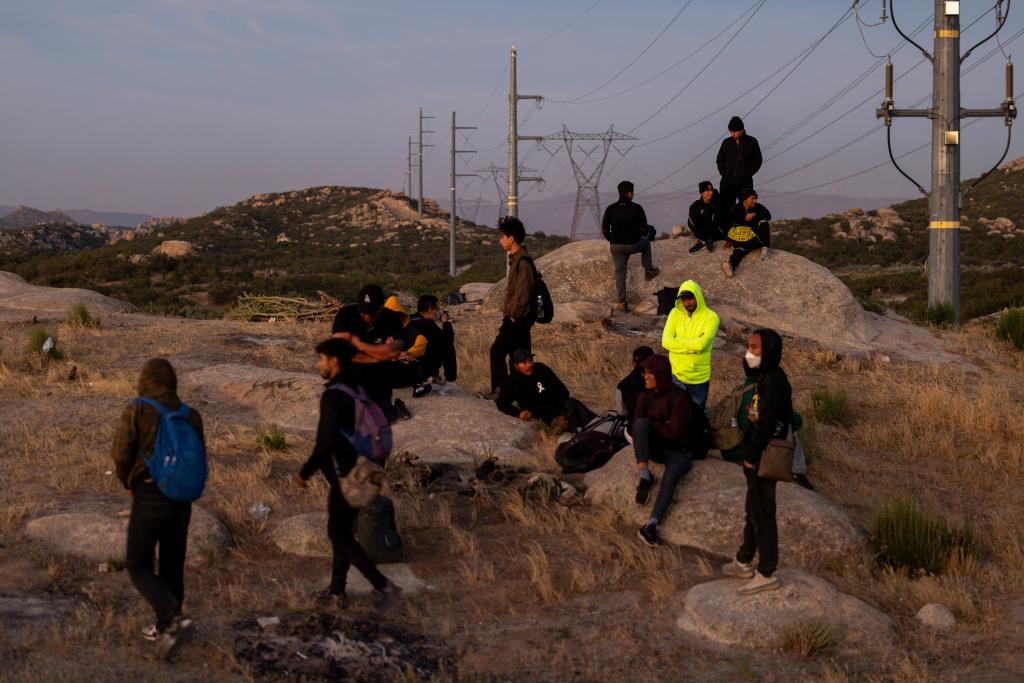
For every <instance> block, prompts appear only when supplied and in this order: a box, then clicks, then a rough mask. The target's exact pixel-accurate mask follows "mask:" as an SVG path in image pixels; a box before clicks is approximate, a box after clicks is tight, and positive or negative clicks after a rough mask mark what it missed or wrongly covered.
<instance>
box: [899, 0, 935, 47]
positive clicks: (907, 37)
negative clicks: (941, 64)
mask: <svg viewBox="0 0 1024 683" xmlns="http://www.w3.org/2000/svg"><path fill="white" fill-rule="evenodd" d="M889 15H890V16H891V17H892V25H893V28H895V29H896V33H899V34H900V35H901V36H902V37H903V40H905V41H907V42H908V43H910V44H911V45H913V46H914V47H916V48H917V49H918V50H920V51H921V54H923V55H924V56H925V57H927V58H928V61H929V62H930V61H933V59H932V56H931V55H930V54H928V50H925V49H924V48H923V47H921V46H920V45H918V44H917V43H916V42H914V39H913V38H911V37H910V36H908V35H907V34H906V33H904V32H903V30H902V29H901V28H900V25H899V22H897V21H896V0H889Z"/></svg>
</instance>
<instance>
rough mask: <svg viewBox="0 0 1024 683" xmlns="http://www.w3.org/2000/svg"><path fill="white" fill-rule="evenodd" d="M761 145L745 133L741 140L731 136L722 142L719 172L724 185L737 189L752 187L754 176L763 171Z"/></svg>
mask: <svg viewBox="0 0 1024 683" xmlns="http://www.w3.org/2000/svg"><path fill="white" fill-rule="evenodd" d="M761 162H762V158H761V145H759V144H758V142H757V138H755V137H751V136H749V135H747V134H746V133H744V134H743V135H741V136H740V139H739V140H733V139H732V136H731V135H730V136H729V137H727V138H726V139H724V140H722V145H721V147H719V148H718V157H717V159H716V163H717V164H718V172H719V173H720V174H721V176H722V184H723V185H725V184H728V185H733V186H735V187H740V188H743V187H752V186H753V184H754V175H755V174H756V173H757V172H758V171H759V170H761Z"/></svg>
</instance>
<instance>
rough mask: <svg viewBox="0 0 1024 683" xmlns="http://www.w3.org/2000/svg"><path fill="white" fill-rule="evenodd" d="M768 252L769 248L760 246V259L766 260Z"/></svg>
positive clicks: (769, 251)
mask: <svg viewBox="0 0 1024 683" xmlns="http://www.w3.org/2000/svg"><path fill="white" fill-rule="evenodd" d="M769 253H771V250H769V249H768V247H761V260H762V261H767V260H768V254H769Z"/></svg>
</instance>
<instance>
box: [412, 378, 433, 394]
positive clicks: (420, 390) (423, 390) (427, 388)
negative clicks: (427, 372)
mask: <svg viewBox="0 0 1024 683" xmlns="http://www.w3.org/2000/svg"><path fill="white" fill-rule="evenodd" d="M433 389H434V387H433V385H431V384H429V383H427V382H423V383H422V384H414V385H413V386H412V397H413V398H422V397H424V396H426V395H427V394H429V393H430V392H431V391H432V390H433Z"/></svg>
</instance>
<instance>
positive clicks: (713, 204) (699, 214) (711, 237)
mask: <svg viewBox="0 0 1024 683" xmlns="http://www.w3.org/2000/svg"><path fill="white" fill-rule="evenodd" d="M697 189H698V190H700V196H699V197H697V200H696V201H695V202H694V203H693V204H690V213H689V216H687V218H686V226H687V227H688V228H690V232H692V233H693V236H694V237H695V238H696V239H697V241H696V242H695V243H694V245H693V246H692V247H690V253H691V254H696V253H697V252H698V251H700V250H701V249H707V250H708V253H709V254H710V253H711V252H713V251H714V250H715V240H720V239H722V223H723V217H722V214H723V213H725V209H723V208H722V199H721V197H719V196H718V190H716V189H715V186H714V185H712V184H711V181H710V180H704V181H701V183H700V184H699V185H698V186H697Z"/></svg>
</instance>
